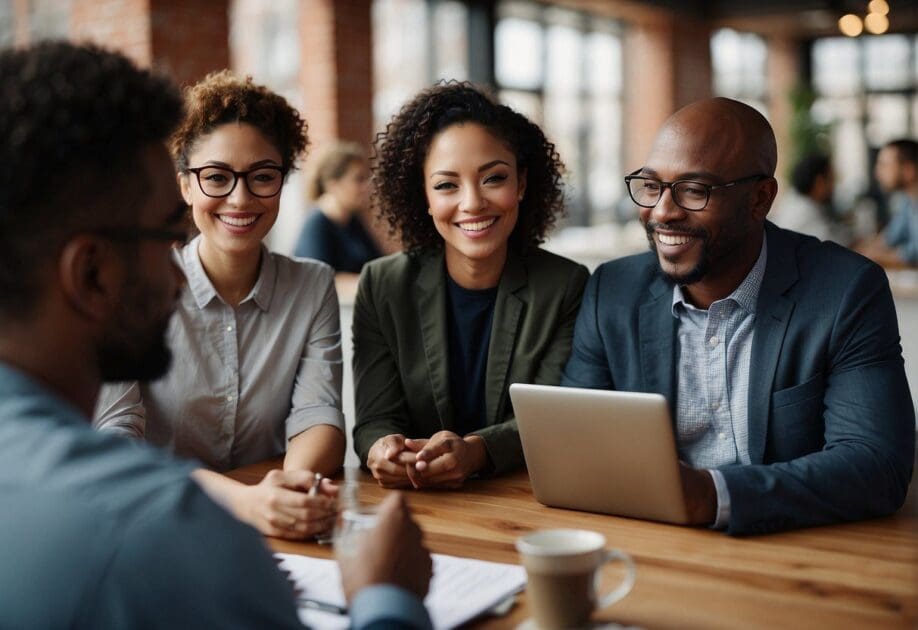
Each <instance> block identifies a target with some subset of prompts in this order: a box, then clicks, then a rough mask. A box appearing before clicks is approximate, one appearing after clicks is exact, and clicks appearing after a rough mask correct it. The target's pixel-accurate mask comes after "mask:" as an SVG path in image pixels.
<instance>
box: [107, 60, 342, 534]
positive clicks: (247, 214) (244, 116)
mask: <svg viewBox="0 0 918 630" xmlns="http://www.w3.org/2000/svg"><path fill="white" fill-rule="evenodd" d="M186 109H187V114H186V117H185V120H184V121H183V123H182V125H181V126H180V127H179V129H178V130H177V131H176V132H175V135H174V136H173V138H172V151H173V155H174V158H175V161H176V166H177V168H178V171H179V174H178V182H179V186H180V188H181V193H182V196H183V197H184V199H185V201H186V202H187V203H188V205H189V206H190V208H191V216H192V219H193V221H194V225H195V227H196V228H197V230H198V232H199V234H198V235H197V236H196V237H195V238H194V239H193V240H192V241H191V242H189V243H188V244H187V245H185V246H184V247H183V248H182V249H181V250H177V251H176V252H175V257H176V260H177V263H178V264H179V266H180V267H181V268H182V269H183V271H184V273H185V276H186V278H187V285H186V286H185V288H184V290H183V291H182V294H181V297H180V299H179V303H178V307H177V310H176V314H175V316H174V317H173V318H172V320H171V323H170V326H169V330H168V333H167V334H168V339H169V346H170V348H171V349H172V352H173V355H174V357H173V362H172V368H171V370H170V372H169V373H168V375H167V376H166V377H165V378H163V379H161V380H159V381H155V382H151V383H121V384H117V385H112V386H109V387H106V388H105V389H104V390H103V392H102V395H101V396H100V399H99V403H98V405H97V408H96V420H95V424H96V426H98V427H101V428H102V429H103V430H109V431H114V432H119V433H122V434H126V435H130V436H133V437H141V438H144V439H146V440H147V441H149V442H151V443H153V444H156V445H157V446H162V447H166V448H168V449H171V450H172V451H174V452H175V453H176V454H178V455H180V456H182V457H188V458H193V459H196V460H198V461H200V462H201V463H202V464H203V465H204V466H205V467H204V468H201V469H199V470H197V471H196V472H195V473H194V475H195V478H196V479H197V480H198V482H199V483H200V484H201V485H202V486H203V487H204V488H205V490H207V491H208V492H209V493H210V494H211V495H212V496H213V497H214V498H215V499H217V500H219V501H221V502H222V503H224V504H225V505H226V506H227V507H228V508H229V509H230V510H231V511H233V512H234V513H235V514H236V515H237V516H238V517H239V518H240V519H241V520H244V521H247V522H249V523H250V524H252V525H254V526H255V527H257V528H258V529H259V530H261V531H262V532H264V533H265V534H267V535H270V536H278V537H283V538H302V537H305V536H309V535H312V534H315V533H317V532H320V531H322V530H325V529H327V528H328V527H330V525H331V524H332V521H333V519H334V512H333V500H332V497H331V495H332V494H333V493H334V488H333V487H332V486H331V485H329V484H325V485H324V486H321V490H322V492H319V493H315V492H313V493H311V495H312V496H311V495H310V493H309V492H308V491H309V490H310V489H311V487H312V486H313V485H314V483H315V478H314V475H313V473H320V474H322V475H329V474H331V473H333V472H334V471H336V470H337V469H338V468H339V467H340V466H341V464H342V462H343V459H344V447H345V438H344V433H343V429H344V420H343V415H342V413H341V373H342V372H341V368H342V366H341V342H340V327H339V321H338V300H337V296H336V294H335V288H334V274H333V271H332V270H331V269H330V268H329V267H328V266H327V265H325V264H322V263H319V262H317V261H306V260H292V259H290V258H287V257H285V256H281V255H278V254H273V253H270V252H269V251H268V249H267V248H266V247H265V246H264V244H263V243H262V240H263V239H264V238H265V236H266V235H267V233H268V231H269V230H270V229H271V227H272V226H273V225H274V222H275V220H276V219H277V214H278V210H279V205H280V194H281V189H282V188H283V184H284V179H285V177H286V175H287V173H288V172H289V171H290V170H291V169H292V168H294V165H295V161H296V159H297V158H298V157H299V156H300V155H301V154H302V153H303V151H304V150H305V148H306V144H307V138H306V123H305V121H304V120H303V119H302V118H301V117H300V115H299V114H298V113H297V112H296V110H294V109H293V108H292V107H291V106H290V105H289V104H288V103H287V102H286V101H285V100H284V99H283V98H282V97H280V96H278V95H277V94H274V93H272V92H270V91H269V90H268V89H266V88H264V87H261V86H257V85H254V84H253V83H252V82H251V80H243V79H240V78H237V77H235V76H234V75H232V74H231V73H229V72H226V71H224V72H220V73H215V74H211V75H210V76H208V77H207V78H205V79H204V80H203V81H201V82H200V83H198V84H197V85H195V86H193V87H192V88H190V89H189V90H188V91H187V94H186ZM279 455H284V466H283V468H284V470H283V471H280V470H278V471H272V473H271V474H269V475H268V476H267V477H266V478H265V480H264V481H262V482H261V483H260V484H258V485H256V486H246V485H243V484H241V483H238V482H235V481H232V480H229V479H228V478H226V477H224V476H223V475H221V474H219V473H220V472H223V471H226V470H229V469H232V468H237V467H239V466H244V465H246V464H251V463H254V462H259V461H263V460H265V459H268V458H271V457H275V456H279Z"/></svg>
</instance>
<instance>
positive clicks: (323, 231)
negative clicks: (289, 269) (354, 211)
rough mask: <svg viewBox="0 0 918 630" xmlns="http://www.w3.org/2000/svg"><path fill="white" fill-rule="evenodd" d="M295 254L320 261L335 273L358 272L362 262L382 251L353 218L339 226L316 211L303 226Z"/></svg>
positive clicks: (361, 225)
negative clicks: (329, 266)
mask: <svg viewBox="0 0 918 630" xmlns="http://www.w3.org/2000/svg"><path fill="white" fill-rule="evenodd" d="M295 255H297V256H299V257H301V258H315V259H316V260H321V261H322V262H324V263H328V264H329V265H331V267H332V268H333V269H334V270H335V271H344V272H349V273H360V269H361V267H363V264H364V263H365V262H367V261H370V260H373V259H374V258H379V257H380V256H382V252H380V251H379V248H378V247H376V243H374V242H373V239H372V238H370V235H369V234H367V231H366V230H365V229H364V227H363V224H362V223H361V222H360V219H358V218H357V216H356V215H354V216H352V217H351V220H350V221H349V222H348V224H347V225H345V226H343V227H342V226H340V225H338V224H337V223H335V222H334V221H332V220H331V219H329V218H328V217H327V216H325V213H324V212H322V211H321V210H319V209H318V208H316V209H315V210H313V211H312V213H311V214H310V215H309V217H308V218H307V219H306V222H305V223H304V224H303V230H302V232H300V240H299V241H298V242H297V244H296V251H295Z"/></svg>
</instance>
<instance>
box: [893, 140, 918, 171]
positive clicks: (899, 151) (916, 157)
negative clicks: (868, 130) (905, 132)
mask: <svg viewBox="0 0 918 630" xmlns="http://www.w3.org/2000/svg"><path fill="white" fill-rule="evenodd" d="M886 146H887V147H891V148H893V149H895V151H896V156H897V157H898V159H899V163H900V164H901V163H903V162H907V163H909V164H912V165H914V166H918V142H916V141H915V140H911V139H910V138H900V139H898V140H893V141H892V142H887V143H886Z"/></svg>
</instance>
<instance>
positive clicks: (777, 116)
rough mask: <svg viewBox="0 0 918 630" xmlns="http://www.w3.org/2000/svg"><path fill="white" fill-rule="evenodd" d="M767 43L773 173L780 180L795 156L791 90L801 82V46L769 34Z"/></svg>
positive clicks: (789, 39)
mask: <svg viewBox="0 0 918 630" xmlns="http://www.w3.org/2000/svg"><path fill="white" fill-rule="evenodd" d="M767 44H768V66H767V75H768V118H769V119H770V122H771V125H772V127H773V128H774V130H775V136H776V137H777V140H778V168H777V172H776V176H777V178H778V180H779V181H783V180H784V179H785V176H786V175H787V173H788V170H789V169H790V168H792V166H793V165H792V164H791V163H790V162H791V161H792V160H793V159H794V154H793V152H794V147H793V144H792V142H791V135H790V133H791V123H792V121H793V117H794V108H793V106H792V104H791V92H792V91H793V89H794V88H795V87H797V85H798V84H799V83H800V82H801V77H800V72H801V55H802V47H801V45H800V42H799V41H797V40H795V39H791V38H789V37H781V36H772V37H769V38H768V40H767Z"/></svg>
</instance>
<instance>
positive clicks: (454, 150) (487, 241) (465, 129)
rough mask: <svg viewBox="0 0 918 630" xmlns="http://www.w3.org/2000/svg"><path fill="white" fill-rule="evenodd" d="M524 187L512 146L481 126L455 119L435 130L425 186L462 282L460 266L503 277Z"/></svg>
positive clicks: (452, 269) (450, 262)
mask: <svg viewBox="0 0 918 630" xmlns="http://www.w3.org/2000/svg"><path fill="white" fill-rule="evenodd" d="M525 189H526V178H525V174H524V173H523V174H521V173H519V172H518V170H517V163H516V157H515V156H514V154H513V152H512V151H511V150H510V149H509V148H508V147H507V146H506V145H505V144H504V143H503V142H501V141H500V140H499V139H498V138H496V137H494V135H492V134H491V132H489V131H488V130H487V129H485V128H484V127H483V126H481V125H478V124H476V123H466V124H457V125H453V126H451V127H447V128H446V129H444V130H443V131H441V132H440V133H439V134H437V135H436V136H434V138H433V140H432V141H431V143H430V148H429V149H428V151H427V158H426V160H425V161H424V190H425V193H426V195H427V203H428V205H429V210H428V212H429V213H430V216H431V217H432V218H433V222H434V226H435V227H436V229H437V232H439V234H440V236H442V237H443V241H444V250H445V257H446V265H447V269H448V270H449V272H450V275H451V276H452V277H453V279H454V280H456V282H458V283H459V284H463V279H462V278H461V277H457V276H460V275H461V271H459V270H461V269H470V268H471V269H483V270H487V271H490V275H492V276H493V275H495V274H496V277H499V275H500V272H501V270H502V269H503V266H504V261H505V260H506V258H507V244H508V241H509V239H510V235H511V234H512V233H513V228H514V227H516V221H517V217H518V215H519V202H520V200H521V199H522V197H523V193H524V191H525ZM465 284H470V283H468V282H466V283H465Z"/></svg>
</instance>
